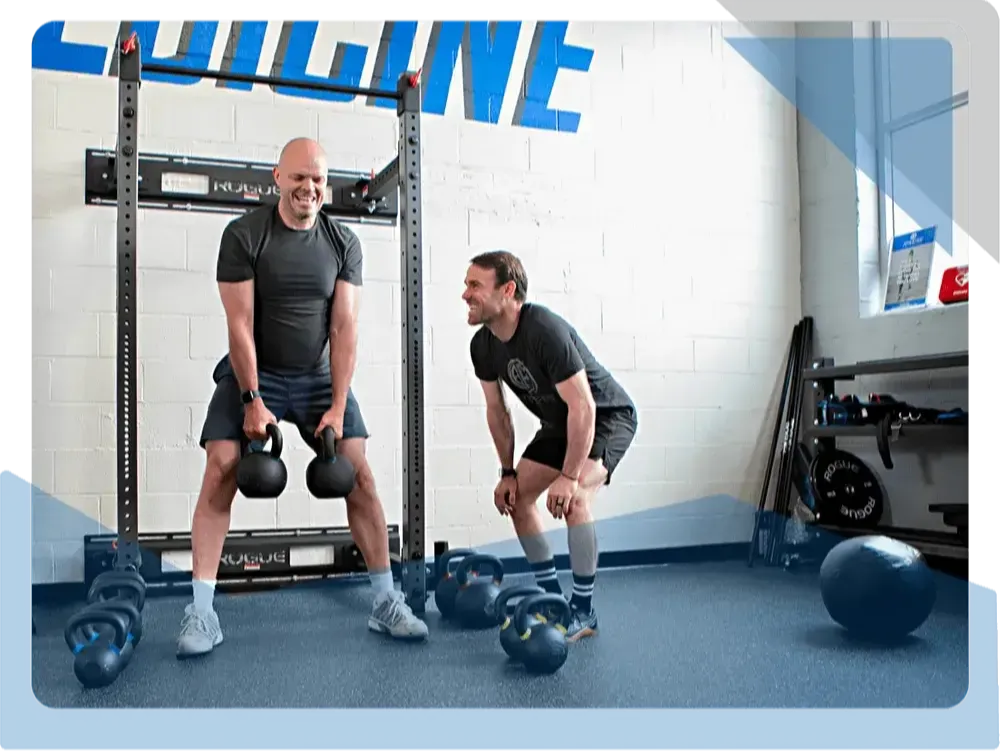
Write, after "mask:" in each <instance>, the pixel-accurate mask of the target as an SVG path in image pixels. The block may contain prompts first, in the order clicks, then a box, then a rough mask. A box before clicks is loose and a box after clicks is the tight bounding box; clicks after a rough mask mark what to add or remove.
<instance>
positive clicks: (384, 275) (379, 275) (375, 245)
mask: <svg viewBox="0 0 1000 751" xmlns="http://www.w3.org/2000/svg"><path fill="white" fill-rule="evenodd" d="M384 234H385V236H384V237H377V238H366V239H365V240H363V241H362V243H363V245H362V247H363V249H364V280H365V284H370V283H372V282H391V283H392V284H399V278H400V276H399V275H400V265H399V242H398V241H394V240H393V239H392V237H390V236H389V233H384ZM424 237H425V238H426V233H425V235H424ZM425 274H426V271H425Z"/></svg>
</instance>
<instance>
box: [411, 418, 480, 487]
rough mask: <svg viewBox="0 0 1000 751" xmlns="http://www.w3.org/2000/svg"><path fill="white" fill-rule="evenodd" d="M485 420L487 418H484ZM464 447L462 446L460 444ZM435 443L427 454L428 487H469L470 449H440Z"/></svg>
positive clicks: (438, 444)
mask: <svg viewBox="0 0 1000 751" xmlns="http://www.w3.org/2000/svg"><path fill="white" fill-rule="evenodd" d="M483 419H484V420H485V417H484V418H483ZM459 445H462V444H459ZM439 446H441V443H440V442H435V443H434V444H433V445H432V447H431V448H429V449H428V450H427V453H426V455H425V456H426V470H425V471H426V475H427V486H428V487H448V486H455V485H467V484H468V483H469V476H470V466H471V465H470V462H471V455H470V453H469V449H468V448H439Z"/></svg>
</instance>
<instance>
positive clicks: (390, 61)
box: [366, 21, 417, 109]
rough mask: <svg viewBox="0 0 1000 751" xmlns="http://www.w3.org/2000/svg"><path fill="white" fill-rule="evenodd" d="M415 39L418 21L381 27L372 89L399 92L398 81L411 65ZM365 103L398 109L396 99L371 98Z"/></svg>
mask: <svg viewBox="0 0 1000 751" xmlns="http://www.w3.org/2000/svg"><path fill="white" fill-rule="evenodd" d="M416 38H417V22H416V21H389V22H388V23H386V24H385V26H383V27H382V38H381V39H380V40H379V45H378V52H377V53H376V54H375V70H374V71H372V81H371V88H373V89H378V90H379V91H395V90H396V82H397V81H398V80H399V77H400V76H401V75H403V74H404V73H405V72H406V70H407V68H409V66H410V55H412V54H413V42H414V41H415V40H416ZM366 103H367V104H368V105H369V106H371V107H384V108H387V109H395V108H396V102H395V100H393V99H382V98H380V97H369V98H368V101H367V102H366Z"/></svg>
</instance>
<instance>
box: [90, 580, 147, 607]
mask: <svg viewBox="0 0 1000 751" xmlns="http://www.w3.org/2000/svg"><path fill="white" fill-rule="evenodd" d="M113 600H125V601H127V602H130V603H132V604H133V605H135V607H136V608H137V609H138V610H140V611H141V610H142V609H143V607H145V605H146V582H145V581H144V580H143V578H142V576H140V575H139V574H138V573H137V572H135V571H114V570H112V571H104V572H102V573H100V574H98V575H97V577H96V578H95V579H94V582H93V583H92V584H91V585H90V589H89V590H88V591H87V602H88V603H90V604H94V603H96V602H107V601H113Z"/></svg>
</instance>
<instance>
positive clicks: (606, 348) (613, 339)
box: [584, 331, 638, 371]
mask: <svg viewBox="0 0 1000 751" xmlns="http://www.w3.org/2000/svg"><path fill="white" fill-rule="evenodd" d="M584 340H585V341H586V343H587V347H588V348H589V349H590V351H591V352H592V353H593V355H594V357H596V358H597V359H598V361H599V362H600V363H601V364H602V365H604V367H606V368H609V369H610V370H612V371H619V370H633V369H634V368H635V367H636V357H637V356H636V348H637V345H638V342H637V341H636V339H635V337H631V336H619V335H617V334H604V333H596V332H595V333H591V332H589V331H588V332H587V334H586V336H585V337H584Z"/></svg>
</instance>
